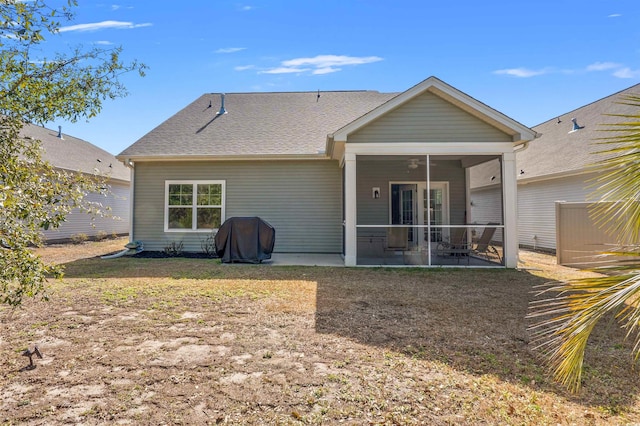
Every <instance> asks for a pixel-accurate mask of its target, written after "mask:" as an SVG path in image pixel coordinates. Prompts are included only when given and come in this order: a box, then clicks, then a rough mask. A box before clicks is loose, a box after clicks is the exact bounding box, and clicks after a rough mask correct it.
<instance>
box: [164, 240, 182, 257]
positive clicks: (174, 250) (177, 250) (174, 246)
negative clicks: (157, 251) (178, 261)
mask: <svg viewBox="0 0 640 426" xmlns="http://www.w3.org/2000/svg"><path fill="white" fill-rule="evenodd" d="M183 248H184V244H183V243H182V241H179V242H176V241H171V242H170V243H168V244H167V245H166V246H164V249H163V250H162V251H163V252H164V254H166V255H167V256H180V255H181V254H182V249H183Z"/></svg>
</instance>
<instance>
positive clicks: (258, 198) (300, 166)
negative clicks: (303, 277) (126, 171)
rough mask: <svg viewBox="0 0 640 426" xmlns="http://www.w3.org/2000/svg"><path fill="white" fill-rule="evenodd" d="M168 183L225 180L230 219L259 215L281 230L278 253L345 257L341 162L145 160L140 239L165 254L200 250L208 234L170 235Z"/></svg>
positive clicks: (139, 168) (139, 180)
mask: <svg viewBox="0 0 640 426" xmlns="http://www.w3.org/2000/svg"><path fill="white" fill-rule="evenodd" d="M166 180H224V181H225V185H226V203H225V216H226V218H230V217H242V216H259V217H261V218H262V219H264V220H265V221H267V222H269V223H270V224H271V225H272V226H273V227H274V228H275V230H276V241H275V247H274V251H275V252H299V253H340V252H341V249H342V200H341V193H342V183H341V172H340V168H339V167H338V163H337V162H336V161H329V160H327V161H322V160H317V161H219V162H148V163H145V162H140V163H136V165H135V194H136V195H135V206H134V209H135V222H134V230H133V233H134V239H135V240H139V241H142V242H143V243H144V248H145V250H151V251H161V250H162V249H163V248H164V247H165V246H167V244H169V243H170V242H174V241H175V242H182V243H183V244H184V250H185V251H191V252H200V251H201V250H202V247H201V242H202V241H203V240H205V238H206V237H207V236H208V235H209V234H208V233H207V232H165V231H164V214H165V205H164V203H165V181H166Z"/></svg>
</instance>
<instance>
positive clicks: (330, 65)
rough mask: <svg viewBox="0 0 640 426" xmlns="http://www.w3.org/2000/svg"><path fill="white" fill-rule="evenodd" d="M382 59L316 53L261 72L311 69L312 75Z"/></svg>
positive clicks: (289, 71)
mask: <svg viewBox="0 0 640 426" xmlns="http://www.w3.org/2000/svg"><path fill="white" fill-rule="evenodd" d="M378 61H382V58H381V57H379V56H344V55H318V56H315V57H313V58H295V59H289V60H286V61H282V62H281V64H280V65H281V66H280V67H278V68H273V69H270V70H266V71H261V74H285V73H296V72H297V73H301V72H306V71H311V74H313V75H322V74H329V73H334V72H338V71H342V68H341V67H344V66H347V65H363V64H370V63H373V62H378Z"/></svg>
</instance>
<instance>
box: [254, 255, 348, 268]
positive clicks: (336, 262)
mask: <svg viewBox="0 0 640 426" xmlns="http://www.w3.org/2000/svg"><path fill="white" fill-rule="evenodd" d="M262 263H263V264H264V265H277V266H344V260H343V259H342V256H340V255H339V254H326V253H273V254H272V255H271V259H270V260H265V261H264V262H262Z"/></svg>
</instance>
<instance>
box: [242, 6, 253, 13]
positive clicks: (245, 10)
mask: <svg viewBox="0 0 640 426" xmlns="http://www.w3.org/2000/svg"><path fill="white" fill-rule="evenodd" d="M253 9H254V7H253V6H240V10H242V11H243V12H248V11H250V10H253Z"/></svg>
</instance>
